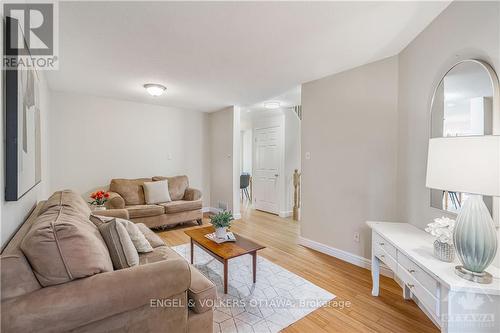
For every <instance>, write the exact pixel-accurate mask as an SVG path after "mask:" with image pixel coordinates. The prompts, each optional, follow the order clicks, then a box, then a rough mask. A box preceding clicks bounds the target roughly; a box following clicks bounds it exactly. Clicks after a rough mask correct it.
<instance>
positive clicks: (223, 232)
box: [210, 210, 234, 239]
mask: <svg viewBox="0 0 500 333" xmlns="http://www.w3.org/2000/svg"><path fill="white" fill-rule="evenodd" d="M232 220H234V218H233V213H231V211H229V210H224V211H222V212H219V213H217V214H215V215H212V216H210V223H212V225H213V226H214V228H215V235H216V236H217V238H220V239H226V237H227V229H228V228H230V227H231V221H232Z"/></svg>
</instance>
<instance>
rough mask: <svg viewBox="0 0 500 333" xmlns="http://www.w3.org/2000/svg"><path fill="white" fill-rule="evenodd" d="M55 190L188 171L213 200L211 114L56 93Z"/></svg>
mask: <svg viewBox="0 0 500 333" xmlns="http://www.w3.org/2000/svg"><path fill="white" fill-rule="evenodd" d="M52 106H53V112H52V113H51V118H50V120H51V132H50V140H51V154H50V156H51V161H52V168H51V172H52V174H51V190H52V191H55V190H59V189H64V188H71V189H75V190H77V191H79V192H81V193H87V192H89V191H91V190H94V189H95V188H96V187H100V186H107V185H109V182H110V180H111V179H112V178H137V177H152V176H156V175H165V176H173V175H179V174H186V175H188V176H189V182H190V185H191V186H192V187H195V188H198V189H200V190H201V191H202V192H203V200H204V205H205V206H208V205H209V203H210V169H209V168H210V162H209V158H210V157H209V135H208V131H209V126H208V115H207V114H206V113H203V112H196V111H187V110H182V109H176V108H169V107H163V106H156V105H149V104H141V103H134V102H128V101H122V100H115V99H109V98H102V97H95V96H88V95H80V94H70V93H61V92H54V93H53V94H52Z"/></svg>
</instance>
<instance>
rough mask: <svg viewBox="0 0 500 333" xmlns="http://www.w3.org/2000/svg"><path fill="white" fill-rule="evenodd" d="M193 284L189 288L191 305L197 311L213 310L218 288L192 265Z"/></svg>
mask: <svg viewBox="0 0 500 333" xmlns="http://www.w3.org/2000/svg"><path fill="white" fill-rule="evenodd" d="M190 268H191V285H190V286H189V289H188V297H189V300H190V302H189V306H190V308H191V310H193V311H194V312H196V313H203V312H205V311H208V310H211V309H212V307H213V306H214V304H215V300H216V299H217V290H216V288H215V285H214V284H213V282H212V281H210V280H209V279H207V278H206V277H205V276H204V275H203V274H201V273H200V271H198V270H197V269H196V268H195V267H193V266H192V265H191V267H190Z"/></svg>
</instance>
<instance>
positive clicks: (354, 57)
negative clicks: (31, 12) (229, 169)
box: [47, 2, 449, 111]
mask: <svg viewBox="0 0 500 333" xmlns="http://www.w3.org/2000/svg"><path fill="white" fill-rule="evenodd" d="M448 4H449V3H448V2H309V3H308V2H272V3H270V2H238V3H237V2H218V3H215V2H214V3H210V2H203V3H195V2H86V3H82V2H63V3H60V7H59V16H60V21H59V22H60V24H59V34H60V40H59V46H60V52H59V56H60V57H59V59H60V64H59V65H60V70H59V71H54V72H47V80H48V83H49V85H50V87H51V88H52V89H53V90H60V91H74V92H80V93H86V94H92V95H98V96H107V97H114V98H119V99H126V100H133V101H138V102H145V103H152V104H159V105H166V106H175V107H180V108H187V109H194V110H199V111H214V110H217V109H220V108H222V107H225V106H228V105H252V104H254V103H257V102H259V101H263V100H265V99H268V98H270V97H272V96H276V95H279V94H281V93H283V92H285V91H288V90H289V89H292V88H294V87H296V86H297V85H300V84H301V83H303V82H307V81H311V80H314V79H318V78H321V77H324V76H327V75H330V74H333V73H336V72H339V71H342V70H346V69H349V68H353V67H356V66H359V65H362V64H366V63H369V62H372V61H376V60H379V59H382V58H385V57H388V56H392V55H395V54H397V53H399V52H400V51H401V50H402V49H403V48H404V47H405V46H406V45H407V44H408V43H409V42H410V41H411V40H412V39H413V38H415V37H416V36H417V34H418V33H419V32H420V31H422V30H423V29H424V28H425V27H426V26H427V25H428V24H429V23H430V22H431V21H432V20H433V19H434V18H435V17H436V16H437V15H438V14H439V13H440V12H441V11H442V10H443V9H444V8H445V7H446V6H447V5H448ZM148 82H153V83H161V84H164V85H165V86H167V89H168V90H167V93H166V94H165V95H164V96H162V97H157V98H153V97H151V96H149V95H147V94H146V92H145V90H144V89H143V88H142V85H143V84H144V83H148Z"/></svg>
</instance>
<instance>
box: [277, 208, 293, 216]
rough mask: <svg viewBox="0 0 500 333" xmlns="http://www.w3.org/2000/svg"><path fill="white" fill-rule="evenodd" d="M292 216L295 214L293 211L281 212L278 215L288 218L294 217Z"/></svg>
mask: <svg viewBox="0 0 500 333" xmlns="http://www.w3.org/2000/svg"><path fill="white" fill-rule="evenodd" d="M292 214H293V212H292V211H291V210H289V211H284V212H280V213H279V214H278V215H279V217H283V218H287V217H290V216H292Z"/></svg>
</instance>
